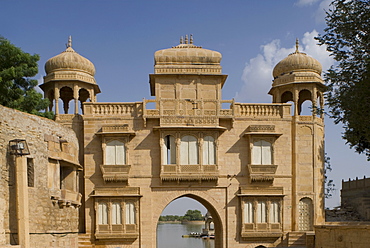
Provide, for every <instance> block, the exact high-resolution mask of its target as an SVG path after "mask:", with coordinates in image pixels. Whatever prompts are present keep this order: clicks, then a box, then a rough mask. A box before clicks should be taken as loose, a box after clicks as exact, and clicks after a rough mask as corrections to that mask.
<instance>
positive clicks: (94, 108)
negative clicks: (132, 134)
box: [83, 102, 142, 117]
mask: <svg viewBox="0 0 370 248" xmlns="http://www.w3.org/2000/svg"><path fill="white" fill-rule="evenodd" d="M83 108H84V115H85V116H89V115H93V116H100V115H103V116H105V117H107V116H130V117H136V116H141V114H142V103H141V102H127V103H96V102H87V103H84V104H83Z"/></svg>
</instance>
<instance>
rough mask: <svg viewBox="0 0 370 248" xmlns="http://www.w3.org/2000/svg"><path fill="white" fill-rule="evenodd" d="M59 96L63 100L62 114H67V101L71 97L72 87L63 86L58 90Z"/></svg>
mask: <svg viewBox="0 0 370 248" xmlns="http://www.w3.org/2000/svg"><path fill="white" fill-rule="evenodd" d="M59 97H60V99H62V101H63V109H64V114H68V110H69V102H70V101H71V100H72V99H73V89H72V88H70V87H68V86H64V87H62V88H61V89H60V90H59Z"/></svg>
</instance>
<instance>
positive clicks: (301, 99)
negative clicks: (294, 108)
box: [298, 89, 312, 115]
mask: <svg viewBox="0 0 370 248" xmlns="http://www.w3.org/2000/svg"><path fill="white" fill-rule="evenodd" d="M306 101H311V102H310V103H309V102H306ZM305 102H306V103H305ZM304 103H305V104H304ZM303 105H304V106H303ZM307 109H310V110H309V112H310V113H312V94H311V91H309V90H306V89H305V90H301V91H300V92H299V95H298V115H301V113H302V110H304V113H305V114H306V115H308V113H307V111H308V110H307ZM309 115H311V114H309Z"/></svg>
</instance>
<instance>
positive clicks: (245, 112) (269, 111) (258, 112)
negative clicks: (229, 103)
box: [234, 103, 291, 118]
mask: <svg viewBox="0 0 370 248" xmlns="http://www.w3.org/2000/svg"><path fill="white" fill-rule="evenodd" d="M290 107H291V104H286V103H272V104H262V103H259V104H253V103H235V110H234V113H235V116H237V117H254V118H284V117H291V114H290Z"/></svg>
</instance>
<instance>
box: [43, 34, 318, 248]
mask: <svg viewBox="0 0 370 248" xmlns="http://www.w3.org/2000/svg"><path fill="white" fill-rule="evenodd" d="M296 47H297V48H296V51H295V52H294V53H292V54H290V55H288V57H286V58H285V59H283V60H282V61H280V62H279V63H278V64H277V65H276V66H275V68H274V70H273V83H272V87H271V89H270V91H269V94H270V95H272V97H273V101H272V103H265V104H255V103H238V102H235V101H234V100H222V96H221V95H222V88H223V87H224V84H225V82H226V78H227V75H225V74H222V67H221V64H220V63H221V59H222V56H221V54H220V53H219V52H216V51H212V50H208V49H204V48H202V47H199V46H196V45H194V44H193V38H192V36H190V37H189V38H188V37H187V36H186V37H185V39H183V38H181V40H180V44H179V45H177V46H175V47H172V48H168V49H164V50H159V51H157V52H155V54H154V61H155V64H154V73H153V74H150V77H149V78H150V79H149V85H150V92H151V95H152V96H153V99H144V100H143V101H142V102H134V103H132V102H127V103H100V102H97V100H96V95H97V94H98V93H100V89H99V86H98V84H97V83H96V82H95V79H94V74H95V68H94V65H93V64H92V63H91V62H90V61H89V60H88V59H86V58H84V57H82V56H81V55H79V54H78V53H77V52H75V51H74V50H73V49H72V44H71V39H70V40H69V42H68V45H67V49H66V50H65V51H64V52H62V53H61V54H59V55H57V56H55V57H53V58H51V59H49V60H48V61H47V62H46V65H45V72H46V76H45V77H44V84H43V85H41V88H42V89H43V90H44V92H45V97H47V98H49V99H50V100H51V102H52V104H51V105H50V109H51V110H54V111H55V114H56V121H57V122H59V123H62V124H63V125H66V126H68V127H70V128H72V129H73V130H74V131H75V132H76V134H77V137H78V139H79V147H80V150H79V162H80V164H81V165H82V166H83V170H82V171H81V172H80V173H79V174H75V175H78V176H77V177H78V178H75V179H76V180H79V186H80V187H79V189H75V188H74V189H72V188H71V189H69V190H70V191H73V190H74V191H76V190H77V191H79V192H80V193H81V194H82V206H81V208H80V214H79V215H80V217H79V222H80V225H79V232H80V234H79V242H80V247H113V246H114V247H156V239H157V237H156V227H157V223H158V218H159V216H160V215H161V213H162V211H163V210H164V208H165V207H166V206H167V205H168V204H170V203H171V202H172V201H173V200H175V199H178V198H181V197H190V198H193V199H195V200H197V201H199V202H200V203H201V204H203V205H204V206H205V207H206V208H207V210H208V211H209V213H210V215H211V216H212V219H213V222H214V227H215V247H233V248H235V247H293V246H300V247H313V246H312V245H313V243H314V236H315V233H314V231H313V230H314V229H313V227H314V225H319V224H323V223H324V209H323V207H324V189H323V182H324V175H323V171H324V170H323V168H324V122H323V116H322V114H320V113H318V112H319V111H312V114H310V115H306V116H304V115H301V113H302V110H301V109H302V104H303V103H304V102H305V101H310V102H311V103H312V106H313V110H315V109H316V107H320V108H321V107H322V106H323V91H324V84H323V80H322V78H321V70H322V69H321V65H320V63H319V62H318V61H317V60H315V59H314V58H311V57H309V56H308V55H306V54H305V53H302V52H299V51H298V42H297V46H296ZM59 99H61V100H62V102H63V106H64V113H60V110H59V107H58V105H59V104H58V100H59ZM71 100H73V101H74V104H75V107H74V110H69V108H68V106H69V102H70V101H71ZM225 106H226V107H225ZM80 107H81V110H80V109H79V108H80ZM61 168H62V167H61ZM60 173H61V175H59V177H60V180H61V185H64V186H63V187H68V184H65V183H63V180H65V178H64V177H63V169H61V170H60ZM69 180H70V178H69ZM66 185H67V186H66ZM61 187H62V186H61ZM70 195H73V194H70ZM62 197H64V198H65V199H64V200H65V201H67V202H68V200H70V199H68V197H69V194H65V195H62ZM84 245H85V246H84Z"/></svg>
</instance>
